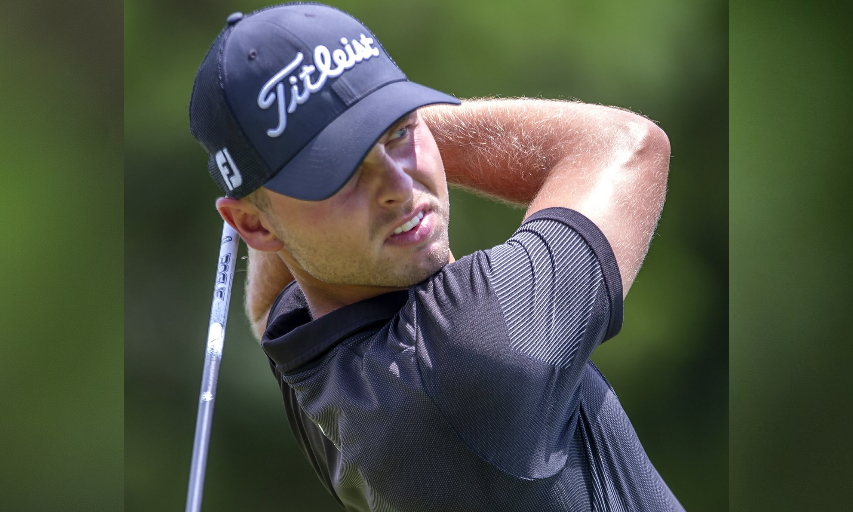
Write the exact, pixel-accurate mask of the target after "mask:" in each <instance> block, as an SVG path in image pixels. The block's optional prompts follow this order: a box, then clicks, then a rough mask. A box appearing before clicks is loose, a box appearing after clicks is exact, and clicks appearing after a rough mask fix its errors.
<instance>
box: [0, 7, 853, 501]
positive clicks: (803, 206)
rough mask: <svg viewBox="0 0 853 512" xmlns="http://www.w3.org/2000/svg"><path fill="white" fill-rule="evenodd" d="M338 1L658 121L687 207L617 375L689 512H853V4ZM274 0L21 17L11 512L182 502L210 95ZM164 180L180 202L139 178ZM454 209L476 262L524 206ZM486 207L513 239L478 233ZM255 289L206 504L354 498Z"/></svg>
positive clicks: (6, 335)
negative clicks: (195, 101)
mask: <svg viewBox="0 0 853 512" xmlns="http://www.w3.org/2000/svg"><path fill="white" fill-rule="evenodd" d="M340 5H341V6H342V7H343V8H345V9H347V10H349V11H351V12H353V13H355V14H356V15H357V16H359V17H360V18H362V19H363V20H365V21H366V22H367V23H368V24H369V25H370V26H371V27H372V28H373V29H374V30H375V31H376V32H378V33H379V35H380V39H381V40H382V41H383V43H384V44H385V45H386V47H387V48H388V50H389V51H390V52H391V54H392V55H393V56H394V57H395V58H396V59H397V60H398V62H400V64H401V65H402V66H403V68H404V69H405V70H406V71H407V72H408V73H409V75H410V76H411V77H412V78H413V79H416V80H420V81H422V82H424V83H427V84H428V85H432V86H434V87H437V88H440V89H444V90H447V91H449V92H452V93H455V94H458V95H460V96H473V95H484V94H493V95H522V94H523V95H528V96H536V95H542V96H545V97H577V98H578V99H581V100H583V101H589V102H600V103H607V104H616V105H620V106H624V107H627V108H632V109H634V110H638V111H640V112H643V113H645V114H646V115H648V116H650V117H651V118H653V119H656V120H658V121H659V122H660V123H661V125H662V126H663V127H664V129H666V131H667V132H668V133H669V135H670V137H671V139H672V142H673V154H674V156H673V161H672V175H671V192H670V196H669V200H668V204H667V206H666V208H665V210H664V216H663V219H662V221H661V227H660V230H659V235H658V236H657V237H656V239H655V241H654V244H653V246H652V249H651V252H650V254H649V258H648V260H647V263H646V266H645V267H644V269H643V270H642V272H641V274H640V276H639V279H638V281H637V283H636V285H635V287H634V288H633V289H632V292H631V296H630V297H629V299H628V301H627V303H626V307H627V309H626V325H625V328H624V330H623V333H622V334H621V335H620V336H619V337H618V338H616V339H614V340H612V341H610V342H608V343H607V344H606V345H605V346H604V347H602V348H601V349H600V350H599V351H598V353H597V354H596V360H597V361H598V362H599V363H601V365H602V366H604V367H605V370H606V372H607V375H608V377H609V378H610V379H611V380H612V381H613V383H614V385H615V386H616V389H617V391H618V392H619V394H620V397H621V398H622V401H623V402H624V405H625V407H626V409H627V410H628V412H629V414H630V415H631V418H632V420H633V422H634V424H635V426H636V428H637V430H638V432H639V434H640V437H641V438H642V440H643V442H644V444H645V446H646V449H647V451H648V452H649V454H650V456H651V457H652V460H653V462H654V463H655V464H656V465H657V467H658V469H659V470H660V471H661V473H662V474H663V475H664V477H665V478H666V480H667V481H668V482H669V484H670V486H671V487H672V488H673V490H674V491H675V492H676V494H677V495H678V497H679V498H680V499H681V500H682V501H683V502H684V504H685V505H686V506H687V509H688V510H691V511H696V510H725V509H726V506H725V504H726V503H727V501H728V502H729V503H730V507H729V508H730V510H736V511H749V512H753V511H763V510H768V511H782V510H790V511H805V510H809V511H810V510H846V509H848V508H849V504H850V503H851V502H853V486H851V484H850V482H851V481H853V449H851V448H853V443H851V440H852V439H851V437H850V436H849V433H848V432H849V425H850V424H851V423H853V422H851V420H853V418H851V412H850V411H851V405H853V396H851V395H853V382H851V380H852V379H851V372H849V370H848V368H847V367H848V366H849V365H848V361H850V359H851V355H853V353H851V350H852V349H851V347H852V346H853V345H851V344H850V335H849V333H848V332H847V329H845V328H844V327H845V326H844V325H843V324H844V323H845V322H846V318H847V313H849V311H850V310H851V299H850V295H849V292H848V285H847V283H849V282H850V274H851V266H850V265H849V263H847V262H848V261H849V259H850V257H849V254H850V246H851V239H853V237H851V233H850V227H849V224H850V221H849V219H850V218H851V212H850V206H849V205H850V202H849V200H848V199H847V196H848V193H849V191H850V190H851V189H853V187H851V177H850V176H851V175H850V172H849V170H848V167H849V166H848V165H847V160H849V156H848V153H849V151H848V150H847V148H848V146H849V142H848V131H849V130H847V123H846V120H847V119H848V118H849V114H850V112H851V102H850V93H849V83H850V77H851V59H850V57H849V51H848V50H844V48H849V47H848V46H847V43H849V42H850V41H849V40H850V39H851V31H850V30H849V27H848V24H849V23H848V21H847V19H846V18H845V17H844V16H842V15H841V13H842V12H843V10H842V9H840V7H842V4H840V3H838V2H810V3H800V2H797V3H795V2H791V1H784V2H769V1H754V0H753V1H748V2H737V3H732V5H731V9H730V10H728V20H727V17H726V11H727V9H728V7H727V6H726V4H725V3H722V4H721V3H710V2H659V1H654V2H646V3H644V4H642V5H635V4H634V3H631V2H624V1H623V2H607V3H604V2H580V1H574V2H528V3H525V4H523V7H521V6H519V5H517V4H516V3H515V2H499V3H495V2H493V3H486V2H482V3H478V2H466V3H464V4H462V5H456V4H451V3H450V2H446V3H415V2H401V3H391V2H383V3H364V2H349V3H342V4H340ZM258 6H259V4H257V5H255V4H246V3H240V4H237V3H230V2H223V1H217V2H213V1H211V2H193V3H190V2H182V3H167V2H165V1H160V2H141V1H138V0H137V1H134V2H128V3H125V4H124V5H123V6H122V4H121V3H120V2H116V1H110V2H105V1H103V0H86V1H83V2H73V3H72V2H66V3H56V2H51V3H49V2H41V1H34V2H17V3H12V2H7V3H5V4H4V14H5V16H4V17H3V18H2V19H0V29H2V30H0V65H2V70H3V71H2V75H0V76H2V79H0V92H2V93H3V101H2V102H0V120H2V123H0V133H2V137H0V148H2V151H3V155H4V160H3V163H4V165H3V168H2V169H3V171H2V172H3V174H2V176H3V177H4V179H5V183H6V184H8V185H9V186H7V187H4V192H5V194H4V201H0V211H2V212H3V213H4V222H3V224H2V227H0V240H2V246H0V247H2V251H0V285H2V294H0V300H2V304H0V305H2V307H0V315H2V318H0V412H2V414H0V461H2V462H0V510H4V511H5V510H14V511H18V510H21V511H42V510H44V511H53V510H64V511H77V510H79V511H114V510H121V509H122V508H123V501H124V505H125V506H126V508H127V509H128V510H152V511H160V510H176V509H177V510H180V509H181V508H182V507H183V503H184V498H185V489H186V481H187V472H188V467H189V457H190V449H191V443H192V433H193V428H194V421H195V405H196V400H197V395H198V386H199V381H200V373H201V364H202V351H203V341H202V340H203V339H204V336H205V330H206V326H207V315H208V311H207V308H208V307H209V301H210V293H211V290H212V284H213V283H212V275H211V267H212V266H213V265H214V259H215V252H216V242H215V240H216V239H217V237H218V233H219V229H220V222H219V220H218V218H217V216H216V213H215V212H214V210H213V198H214V197H216V195H217V190H216V188H215V187H214V185H213V184H212V182H211V181H210V179H209V178H208V177H207V176H206V174H205V171H204V154H203V153H202V151H201V149H200V148H198V147H197V146H196V144H195V142H194V141H193V140H192V139H191V138H190V136H189V134H188V131H187V128H186V123H187V121H186V110H187V100H188V96H189V90H190V89H189V88H190V85H191V82H192V76H193V74H194V72H195V68H196V66H197V65H198V63H199V62H200V60H201V58H202V56H203V54H204V51H205V50H206V48H207V46H208V44H209V43H210V41H211V40H212V39H213V37H214V36H215V34H216V33H217V32H218V30H219V29H220V28H221V26H222V24H223V20H224V18H225V16H227V14H229V13H230V12H232V11H234V10H238V9H239V10H243V11H249V10H251V9H253V8H255V7H258ZM122 9H124V22H123V21H122V15H123V13H122ZM123 28H124V32H125V35H126V40H125V55H124V59H125V62H126V67H127V69H126V75H125V77H124V81H123V80H122V71H123V69H122V54H121V52H122V29H123ZM727 31H729V35H728V36H727ZM845 41H846V43H845ZM727 42H728V43H729V44H730V51H728V52H727V48H726V45H727ZM426 48H429V49H430V50H429V51H426V50H425V49H426ZM471 55H474V57H472V56H471ZM727 58H728V64H727V62H726V61H727ZM728 73H730V79H729V77H728V76H727V74H728ZM727 83H728V89H727ZM123 84H124V85H125V86H126V89H125V104H124V105H122V95H121V91H122V85H123ZM727 90H728V91H730V97H728V98H727ZM123 106H124V108H122V107H123ZM729 112H730V113H731V119H730V121H729V122H728V128H729V139H730V144H727V143H726V135H725V132H726V127H727V119H726V116H727V115H728V113H729ZM123 114H124V118H125V120H126V125H125V139H126V142H125V144H126V153H125V158H126V159H125V170H126V176H123V174H122V172H121V171H122V149H123V141H122V119H123ZM727 151H730V152H731V155H730V156H731V158H730V160H729V158H728V157H727ZM727 165H728V167H729V172H730V176H731V182H730V184H729V183H727V179H728V177H727V176H728V175H727V173H726V166H727ZM152 173H155V174H161V173H162V174H163V175H164V176H168V179H169V180H170V181H171V182H172V183H174V184H175V186H176V189H177V190H180V191H181V193H180V195H179V196H178V193H177V192H176V193H174V194H171V195H170V194H164V193H163V192H162V191H161V190H159V189H158V188H157V187H156V186H154V184H153V183H152V180H146V179H143V178H142V177H143V176H145V175H148V176H150V175H151V174H152ZM727 185H730V192H729V195H728V198H730V199H731V208H730V213H731V223H730V225H731V234H730V240H731V251H730V254H729V255H728V256H729V257H730V258H731V259H730V261H731V271H730V281H728V282H730V285H731V288H730V291H731V294H730V297H729V306H728V317H730V318H731V331H730V332H729V325H728V320H727V315H726V305H725V301H726V289H725V286H726V283H727V273H728V272H727V267H726V266H727V259H726V256H727V254H726V253H727V249H726V241H727V238H726V229H727V228H726V226H727V222H726V201H727V195H726V187H727ZM125 187H126V194H125V190H124V189H125ZM189 190H193V191H195V192H193V193H192V194H190V193H187V191H189ZM123 198H124V204H122V199H123ZM453 201H454V223H453V226H452V231H453V233H452V237H453V238H452V243H453V247H454V251H456V252H457V254H462V253H463V252H466V251H469V250H473V249H474V248H477V247H485V246H488V245H490V244H492V243H496V242H497V241H499V240H500V239H501V238H502V237H505V236H506V234H508V233H509V232H511V231H512V229H513V227H514V226H513V223H516V222H517V220H518V218H520V216H521V212H520V211H516V210H507V209H504V208H503V207H496V206H494V205H492V204H490V203H488V202H483V201H480V200H473V199H467V198H466V199H463V198H462V197H458V196H457V195H454V198H453ZM478 210H479V212H480V213H476V214H477V215H488V216H489V218H490V219H492V221H493V222H492V223H490V224H488V227H489V228H490V229H493V230H494V231H485V230H483V229H482V228H480V229H478V230H477V231H476V232H471V230H470V228H469V227H466V226H465V224H464V222H465V221H466V219H470V218H472V217H473V215H475V213H474V212H477V211H478ZM125 212H126V213H125ZM466 212H470V213H466ZM482 212H486V213H485V214H484V213H482ZM123 221H124V222H123ZM466 231H467V233H466ZM123 234H124V235H126V242H125V240H124V239H123V236H122V235H123ZM125 244H126V245H125ZM123 255H124V257H125V261H124V263H125V266H124V268H122V265H121V263H122V256H123ZM123 280H124V281H123ZM240 293H241V291H240V290H235V307H234V310H235V311H234V315H233V316H232V317H231V323H230V327H231V329H230V331H229V335H228V342H227V343H226V350H225V361H224V366H223V375H222V381H221V382H220V388H219V389H220V391H219V393H220V397H219V401H218V404H217V411H216V415H215V418H216V419H215V425H214V430H213V440H212V445H211V461H210V464H209V467H208V479H209V480H208V486H207V493H206V497H205V510H293V511H297V512H299V511H320V512H322V511H325V510H336V509H335V508H334V506H332V505H330V504H331V501H330V499H329V498H328V497H327V496H325V491H323V490H322V489H321V488H320V486H319V484H318V483H317V482H316V478H315V477H314V476H313V475H312V474H311V471H310V469H309V468H308V465H307V464H306V463H305V462H304V461H303V460H302V457H301V455H300V454H299V453H298V452H297V450H296V448H295V446H294V445H293V444H292V443H291V441H290V434H289V432H288V431H287V425H286V421H285V418H284V413H283V411H282V409H281V405H280V399H279V397H278V393H277V392H276V391H275V384H274V382H272V380H271V378H270V377H269V375H268V369H267V368H266V367H265V366H264V365H263V361H262V357H261V355H260V351H259V349H258V348H257V346H256V345H255V342H254V341H252V340H251V339H250V337H249V336H248V332H247V327H246V325H245V323H244V321H243V320H242V318H241V317H240V315H239V314H238V313H239V312H238V311H237V310H238V309H239V308H238V307H237V304H238V303H239V297H240ZM123 305H124V311H125V313H126V316H125V322H124V327H125V336H124V338H125V341H126V346H125V347H124V351H123V350H122V343H121V342H122V336H121V330H122V325H123V324H122V320H121V314H122V309H123V308H122V306H123ZM727 334H728V337H729V341H730V346H731V351H730V354H729V356H730V357H729V360H728V369H729V371H730V376H729V377H728V379H727V378H726V362H727V361H726V350H727V348H726V347H727V346H728V343H727V339H726V336H727ZM123 356H124V357H123ZM123 363H124V364H126V367H125V368H124V372H123V371H122V369H123V368H122V365H123ZM123 377H124V378H125V379H126V380H125V381H124V382H123ZM727 382H728V391H727V387H726V386H727ZM123 390H124V393H122V391H123ZM727 399H728V404H729V407H728V408H727V405H726V400H727ZM727 412H728V413H729V423H728V438H729V443H728V448H729V449H728V452H727V450H726V433H727V429H726V414H727ZM123 443H124V446H123ZM123 448H124V449H123ZM727 453H728V461H729V467H728V479H727V476H726V458H727ZM123 462H124V465H123ZM727 483H728V486H727ZM727 490H728V491H729V493H730V500H729V499H728V498H727V497H726V495H727ZM123 491H124V492H123Z"/></svg>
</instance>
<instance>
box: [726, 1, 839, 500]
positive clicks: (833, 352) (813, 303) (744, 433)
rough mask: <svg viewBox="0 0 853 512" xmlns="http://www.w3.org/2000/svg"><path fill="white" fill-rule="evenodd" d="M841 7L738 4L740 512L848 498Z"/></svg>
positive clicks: (735, 135)
mask: <svg viewBox="0 0 853 512" xmlns="http://www.w3.org/2000/svg"><path fill="white" fill-rule="evenodd" d="M840 6H841V4H839V3H838V2H823V1H818V2H810V3H808V4H800V3H794V2H790V1H787V2H781V3H780V2H767V1H760V2H749V3H746V4H742V5H736V4H734V3H733V4H732V22H731V30H732V33H731V43H732V53H731V68H730V69H731V73H732V80H731V103H730V109H731V162H732V163H731V185H732V188H731V199H732V209H731V212H732V219H733V222H732V231H731V243H732V249H731V254H730V256H731V258H732V269H731V283H732V294H731V305H730V307H731V309H730V311H731V313H730V314H731V325H732V336H731V362H730V371H731V389H732V393H731V394H730V396H729V400H730V411H731V414H732V420H731V423H730V436H731V472H730V478H731V482H732V485H731V502H732V510H736V511H738V512H739V511H749V512H753V511H764V510H767V511H780V510H785V511H789V510H790V511H803V510H849V509H850V508H851V505H850V504H851V503H853V485H851V482H853V438H851V436H850V425H851V424H853V413H851V405H853V379H851V372H850V360H851V358H853V345H851V335H850V328H849V326H848V325H847V322H848V320H849V318H850V317H849V316H848V315H850V312H851V310H853V299H851V296H850V283H851V282H853V272H851V265H850V260H851V257H850V253H851V249H853V247H851V241H853V233H851V229H850V219H851V218H853V209H851V202H850V192H851V190H853V177H851V173H850V167H849V165H850V164H849V161H850V150H849V148H850V127H849V120H850V117H851V114H853V108H851V94H850V89H851V88H850V82H851V76H853V60H851V58H850V50H849V48H850V46H847V45H848V44H850V43H851V42H853V41H851V40H853V32H851V30H850V24H849V19H847V18H846V17H840V16H838V13H839V11H838V8H839V7H840ZM845 41H847V42H846V43H845Z"/></svg>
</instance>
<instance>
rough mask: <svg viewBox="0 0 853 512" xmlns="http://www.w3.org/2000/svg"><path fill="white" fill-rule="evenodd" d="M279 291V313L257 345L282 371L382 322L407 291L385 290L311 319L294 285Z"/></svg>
mask: <svg viewBox="0 0 853 512" xmlns="http://www.w3.org/2000/svg"><path fill="white" fill-rule="evenodd" d="M282 293H284V296H283V297H282V298H281V306H280V307H279V308H277V309H278V310H279V311H280V313H279V314H278V315H277V316H276V317H275V319H274V320H273V321H272V323H270V324H269V325H268V327H267V330H266V332H264V336H263V337H262V338H261V347H263V349H264V352H266V354H267V356H269V358H270V359H272V360H273V362H274V363H275V364H276V365H277V366H278V367H279V371H281V372H282V373H290V372H293V371H294V370H296V369H297V368H299V367H300V366H302V365H304V364H306V363H308V362H310V361H312V360H314V359H316V358H317V357H318V356H320V355H321V354H323V353H325V352H326V351H328V350H329V349H331V348H332V347H334V346H335V345H337V344H338V343H339V342H340V341H343V340H344V339H346V338H347V337H349V336H350V335H352V334H354V333H356V332H357V331H360V330H362V329H364V328H366V327H369V326H372V325H376V324H384V323H386V322H387V321H388V320H390V319H391V318H393V317H394V315H396V314H397V313H398V312H399V311H400V308H402V307H403V305H404V304H405V303H406V301H407V300H408V298H409V291H408V290H400V291H396V292H390V293H385V294H383V295H377V296H376V297H372V298H370V299H366V300H363V301H360V302H356V303H354V304H350V305H348V306H344V307H342V308H338V309H336V310H334V311H332V312H331V313H328V314H326V315H323V316H322V317H320V318H318V319H317V320H313V319H312V318H311V313H310V311H309V310H308V301H307V300H306V299H305V295H304V294H303V293H302V290H301V289H300V288H299V285H298V284H296V283H295V282H294V283H291V284H290V285H289V286H288V287H287V288H285V290H284V292H282Z"/></svg>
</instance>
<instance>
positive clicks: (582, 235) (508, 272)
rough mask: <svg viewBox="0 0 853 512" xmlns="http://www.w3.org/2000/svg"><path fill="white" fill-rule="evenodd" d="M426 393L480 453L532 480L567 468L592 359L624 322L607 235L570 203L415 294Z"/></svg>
mask: <svg viewBox="0 0 853 512" xmlns="http://www.w3.org/2000/svg"><path fill="white" fill-rule="evenodd" d="M414 296H415V297H416V302H415V306H414V308H413V310H412V314H413V318H412V322H401V324H408V323H412V324H414V325H415V326H417V327H416V339H417V340H418V342H417V356H418V361H419V372H420V375H421V377H422V382H423V385H424V391H425V392H426V393H427V394H428V395H429V396H430V398H431V399H432V401H433V403H434V404H435V405H436V406H437V407H438V408H439V410H440V411H441V413H442V415H443V416H444V417H445V418H446V419H447V421H448V422H449V423H450V424H451V425H453V428H454V430H455V431H456V432H457V433H458V434H459V435H460V436H461V437H462V438H463V440H464V441H465V443H466V444H467V445H468V446H469V447H471V448H472V449H473V450H474V451H475V452H476V453H478V454H480V455H481V456H482V457H484V458H485V459H486V460H488V461H489V462H490V463H492V464H494V465H495V466H497V467H499V468H501V469H502V470H504V471H506V472H508V473H510V474H513V475H516V476H519V477H523V478H544V477H548V476H550V475H553V474H555V473H556V472H557V471H559V470H560V469H561V468H562V467H563V465H564V464H565V463H566V460H567V459H566V453H565V449H564V448H565V446H564V441H565V439H564V436H565V433H566V430H567V429H568V428H569V427H570V425H571V423H572V422H573V421H574V420H575V419H576V418H575V417H574V414H575V412H576V410H577V409H576V405H577V401H578V400H579V399H580V398H579V395H578V393H576V390H577V388H578V386H579V385H580V381H581V378H582V375H583V372H584V369H585V366H586V363H587V361H588V360H589V356H590V354H591V353H592V352H593V350H594V349H595V347H596V346H597V345H598V344H599V343H601V342H602V341H603V340H605V339H607V338H609V337H612V336H613V335H615V334H616V333H617V332H618V331H619V328H620V327H621V321H622V293H621V279H620V277H619V271H618V268H617V265H616V260H615V258H614V257H613V253H612V251H611V250H610V247H609V244H608V243H607V240H606V239H605V238H604V236H603V235H602V234H601V232H600V231H599V230H598V228H597V227H596V226H595V225H594V224H592V222H590V221H589V220H588V219H586V218H585V217H583V216H582V215H580V214H579V213H577V212H574V211H571V210H567V209H565V208H554V209H548V210H542V211H540V212H538V213H537V214H535V215H533V216H532V217H530V218H529V219H528V220H526V221H525V222H524V224H523V225H522V226H521V227H520V228H519V229H518V230H517V231H516V232H515V234H514V235H513V237H512V238H511V239H510V240H509V241H508V242H507V243H505V244H502V245H499V246H497V247H495V248H493V249H491V250H490V251H485V252H484V251H480V252H477V253H475V254H473V255H470V256H466V257H465V258H462V259H461V260H459V261H457V262H455V263H453V264H450V265H448V266H447V267H445V269H444V270H442V271H441V272H440V273H439V274H437V275H436V276H434V277H433V278H431V279H430V280H428V281H427V282H425V283H423V284H422V285H419V286H417V287H416V288H415V295H414Z"/></svg>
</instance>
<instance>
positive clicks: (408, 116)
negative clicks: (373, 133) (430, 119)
mask: <svg viewBox="0 0 853 512" xmlns="http://www.w3.org/2000/svg"><path fill="white" fill-rule="evenodd" d="M417 116H418V111H417V110H412V111H411V112H409V113H408V114H406V115H404V116H403V117H401V118H400V119H397V120H396V121H394V123H392V124H391V126H390V127H388V129H387V130H385V133H383V135H388V134H389V133H392V132H394V131H395V130H397V129H398V128H399V127H400V126H401V125H404V124H408V123H411V122H413V121H414V120H415V119H417Z"/></svg>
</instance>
